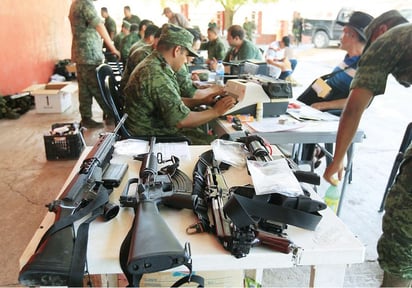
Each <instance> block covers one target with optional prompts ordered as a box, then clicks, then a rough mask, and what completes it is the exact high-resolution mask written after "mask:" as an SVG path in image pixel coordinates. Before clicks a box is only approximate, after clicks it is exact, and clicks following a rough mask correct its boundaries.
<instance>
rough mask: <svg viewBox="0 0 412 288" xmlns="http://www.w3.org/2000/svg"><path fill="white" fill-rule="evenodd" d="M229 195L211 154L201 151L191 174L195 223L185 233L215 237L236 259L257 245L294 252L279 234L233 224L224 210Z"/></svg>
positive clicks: (230, 191)
mask: <svg viewBox="0 0 412 288" xmlns="http://www.w3.org/2000/svg"><path fill="white" fill-rule="evenodd" d="M232 193H233V192H232V190H231V189H229V188H228V187H227V184H226V182H225V179H224V177H223V175H222V173H221V169H220V167H219V165H218V163H217V161H216V160H215V159H214V155H213V151H212V150H209V151H206V152H204V153H203V154H202V155H201V156H200V157H199V161H198V162H197V164H196V166H195V169H194V172H193V192H192V194H193V195H194V212H195V214H196V215H197V217H198V220H199V221H198V222H197V223H195V224H194V225H192V226H190V227H188V229H187V232H188V233H190V234H192V233H200V232H208V233H212V234H215V235H216V236H217V237H218V239H219V241H220V242H221V243H222V245H223V247H224V248H225V249H226V250H228V251H229V252H231V254H232V255H233V256H235V257H236V258H241V257H245V256H246V255H247V254H249V251H250V248H252V247H253V246H256V245H258V244H264V245H267V246H268V247H270V248H272V249H274V250H276V251H279V252H282V253H286V254H288V253H290V252H291V251H292V250H293V249H294V247H295V246H294V245H293V243H292V242H291V241H290V240H289V239H288V238H287V237H285V236H284V235H282V234H281V233H280V232H279V233H277V234H273V233H268V232H266V231H263V230H262V229H259V228H258V227H257V226H255V225H253V223H252V224H248V225H242V226H239V225H236V224H235V223H234V222H233V221H232V219H231V218H230V217H229V216H228V215H227V213H226V212H225V211H224V209H225V206H226V203H227V202H228V201H229V200H230V198H231V197H232ZM209 215H210V216H209Z"/></svg>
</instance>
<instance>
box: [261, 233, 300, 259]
mask: <svg viewBox="0 0 412 288" xmlns="http://www.w3.org/2000/svg"><path fill="white" fill-rule="evenodd" d="M255 236H256V239H258V240H259V243H260V244H262V245H265V246H267V247H269V248H271V249H273V250H275V251H278V252H281V253H285V254H289V253H290V252H292V251H293V249H294V247H295V245H294V244H293V242H291V241H290V240H289V239H287V238H285V237H282V236H278V235H276V234H273V233H269V232H266V231H263V230H260V229H258V230H256V231H255Z"/></svg>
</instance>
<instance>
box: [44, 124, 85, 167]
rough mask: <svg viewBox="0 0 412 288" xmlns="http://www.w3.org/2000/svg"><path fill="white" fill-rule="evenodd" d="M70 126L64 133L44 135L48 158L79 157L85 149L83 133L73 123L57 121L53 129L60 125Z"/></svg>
mask: <svg viewBox="0 0 412 288" xmlns="http://www.w3.org/2000/svg"><path fill="white" fill-rule="evenodd" d="M65 126H66V127H68V129H69V130H68V131H67V132H64V133H62V134H55V135H44V137H43V138H44V146H45V149H46V158H47V160H70V159H78V158H79V157H80V154H81V153H82V151H83V149H84V142H83V135H82V134H81V132H80V129H79V128H78V127H77V126H78V125H77V126H76V125H75V124H73V123H56V124H53V125H52V131H53V130H54V129H56V128H59V127H65Z"/></svg>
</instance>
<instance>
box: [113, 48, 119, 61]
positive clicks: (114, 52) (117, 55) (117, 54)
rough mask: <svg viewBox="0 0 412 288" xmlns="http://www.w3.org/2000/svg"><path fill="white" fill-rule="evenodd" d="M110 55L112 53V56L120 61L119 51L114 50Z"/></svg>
mask: <svg viewBox="0 0 412 288" xmlns="http://www.w3.org/2000/svg"><path fill="white" fill-rule="evenodd" d="M112 53H113V54H114V55H116V57H117V59H118V60H120V51H119V50H117V49H115V51H112Z"/></svg>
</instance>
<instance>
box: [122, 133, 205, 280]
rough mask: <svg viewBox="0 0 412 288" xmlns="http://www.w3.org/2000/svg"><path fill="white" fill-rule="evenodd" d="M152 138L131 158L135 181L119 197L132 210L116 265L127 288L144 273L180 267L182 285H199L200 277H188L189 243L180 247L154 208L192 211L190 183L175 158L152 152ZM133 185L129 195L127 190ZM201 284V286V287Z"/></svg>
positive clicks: (153, 143) (190, 267)
mask: <svg viewBox="0 0 412 288" xmlns="http://www.w3.org/2000/svg"><path fill="white" fill-rule="evenodd" d="M155 142H156V138H155V137H152V138H151V141H150V150H149V152H148V153H147V154H143V155H139V156H137V157H136V158H135V159H137V160H141V161H142V164H141V167H140V173H139V177H140V179H139V178H133V179H130V180H129V183H128V185H127V186H126V188H125V190H124V191H123V193H122V195H121V197H120V204H121V205H122V206H125V207H133V208H134V210H135V218H134V221H133V225H132V227H131V229H130V230H129V233H128V234H127V236H126V238H125V239H124V241H123V243H122V246H121V249H120V265H121V267H122V270H123V272H124V274H125V275H126V277H127V279H128V282H129V285H130V286H133V287H138V286H139V283H140V280H141V278H142V276H143V274H145V273H153V272H159V271H163V270H167V269H171V268H174V267H178V266H181V265H185V266H186V267H187V268H188V269H189V276H187V277H184V278H182V279H183V280H182V279H181V280H182V281H183V282H179V283H180V284H182V283H184V282H190V281H194V282H197V283H200V284H202V282H201V281H202V280H203V279H202V278H201V277H199V276H196V275H191V274H192V260H191V252H190V245H189V243H186V244H185V247H184V248H183V247H182V245H181V244H180V243H179V241H178V240H177V239H176V237H175V236H174V234H173V232H172V231H171V230H170V228H169V227H168V225H167V223H166V222H165V221H164V220H163V218H162V217H161V216H160V214H159V210H158V205H160V204H163V205H166V206H169V207H172V208H178V209H180V208H189V209H192V207H193V206H192V197H191V190H192V187H191V181H190V179H189V178H188V177H187V176H186V175H185V174H184V173H183V172H181V171H180V170H178V169H177V168H178V166H179V159H178V158H177V157H174V156H172V158H171V159H170V160H164V159H162V155H161V153H158V154H157V155H156V154H155V152H154V146H155ZM168 161H171V162H172V164H171V165H169V166H166V167H164V168H162V169H161V170H158V164H162V163H165V162H168ZM132 184H133V185H137V187H136V189H135V190H134V191H135V192H134V193H132V195H129V194H130V193H131V191H130V190H131V189H130V187H131V186H132ZM202 285H203V284H202Z"/></svg>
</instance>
